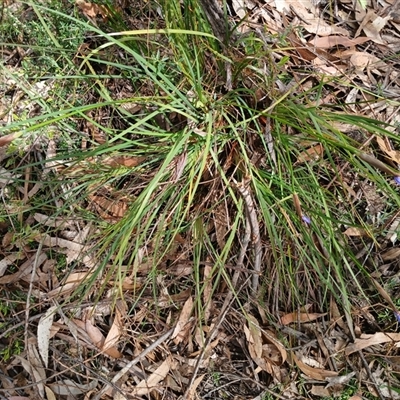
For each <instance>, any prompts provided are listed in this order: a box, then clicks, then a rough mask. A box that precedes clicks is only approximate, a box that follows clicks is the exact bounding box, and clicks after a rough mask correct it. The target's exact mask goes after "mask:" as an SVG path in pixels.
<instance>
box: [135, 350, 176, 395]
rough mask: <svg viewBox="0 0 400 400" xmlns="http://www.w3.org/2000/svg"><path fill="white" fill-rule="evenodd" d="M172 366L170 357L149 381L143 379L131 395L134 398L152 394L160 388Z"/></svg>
mask: <svg viewBox="0 0 400 400" xmlns="http://www.w3.org/2000/svg"><path fill="white" fill-rule="evenodd" d="M172 365H173V360H172V357H171V356H168V357H167V358H166V359H165V361H163V363H162V364H161V365H160V366H159V367H158V368H157V369H156V370H155V371H154V372H153V373H152V374H151V375H150V376H149V377H148V378H147V379H143V380H142V381H140V382H139V383H138V384H137V386H136V387H135V388H134V389H133V390H132V393H131V394H132V395H133V396H144V395H147V394H150V393H151V392H152V391H153V390H154V389H156V388H157V387H159V383H160V382H161V381H162V380H163V379H164V378H165V377H166V376H167V374H168V372H169V371H170V369H171V367H172Z"/></svg>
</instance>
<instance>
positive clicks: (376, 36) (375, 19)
mask: <svg viewBox="0 0 400 400" xmlns="http://www.w3.org/2000/svg"><path fill="white" fill-rule="evenodd" d="M367 16H368V17H369V21H368V22H367V23H366V24H363V27H362V29H363V31H364V33H365V35H366V36H368V37H369V38H371V40H372V41H373V42H375V43H378V44H386V43H385V41H383V40H382V37H381V35H380V32H381V30H382V29H383V28H384V26H385V25H386V22H387V21H389V20H390V18H391V17H390V15H388V16H386V17H380V16H378V15H376V14H375V13H374V12H371V13H368V14H367Z"/></svg>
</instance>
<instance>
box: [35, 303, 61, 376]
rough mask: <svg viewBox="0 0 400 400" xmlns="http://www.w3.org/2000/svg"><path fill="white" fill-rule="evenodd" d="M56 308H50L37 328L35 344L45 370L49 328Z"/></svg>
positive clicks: (47, 356) (47, 357) (47, 361)
mask: <svg viewBox="0 0 400 400" xmlns="http://www.w3.org/2000/svg"><path fill="white" fill-rule="evenodd" d="M56 309H57V306H52V307H50V308H49V309H48V310H47V311H46V313H45V314H44V315H42V317H41V318H40V320H39V324H38V328H37V342H38V348H39V354H40V355H41V357H42V361H43V362H44V366H45V367H46V368H47V367H48V365H49V341H50V333H51V326H52V325H53V319H54V312H55V310H56Z"/></svg>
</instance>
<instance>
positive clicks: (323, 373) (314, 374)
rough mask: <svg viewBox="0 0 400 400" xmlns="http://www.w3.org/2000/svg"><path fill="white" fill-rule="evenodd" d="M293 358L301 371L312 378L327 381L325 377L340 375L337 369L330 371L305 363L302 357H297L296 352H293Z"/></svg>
mask: <svg viewBox="0 0 400 400" xmlns="http://www.w3.org/2000/svg"><path fill="white" fill-rule="evenodd" d="M292 358H293V360H294V362H295V363H296V365H297V366H298V367H299V368H300V370H301V372H303V373H304V374H305V375H307V376H309V377H310V378H312V379H316V380H317V381H325V378H327V377H331V376H338V375H339V374H338V373H337V372H335V371H328V370H326V369H323V368H313V367H310V366H309V365H307V364H305V363H303V361H301V360H300V359H298V358H297V357H296V355H295V354H294V353H292Z"/></svg>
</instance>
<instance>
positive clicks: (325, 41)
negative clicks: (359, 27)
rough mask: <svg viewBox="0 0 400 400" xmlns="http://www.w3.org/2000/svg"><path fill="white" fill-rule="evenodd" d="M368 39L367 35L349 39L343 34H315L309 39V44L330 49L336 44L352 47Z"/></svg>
mask: <svg viewBox="0 0 400 400" xmlns="http://www.w3.org/2000/svg"><path fill="white" fill-rule="evenodd" d="M369 40H371V39H370V38H367V37H358V38H354V39H349V38H347V37H343V36H325V37H318V36H316V37H315V38H314V39H312V40H311V41H310V44H311V45H312V46H315V47H316V48H319V49H331V48H332V47H337V46H344V47H352V46H356V45H359V44H363V43H365V42H368V41H369Z"/></svg>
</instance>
